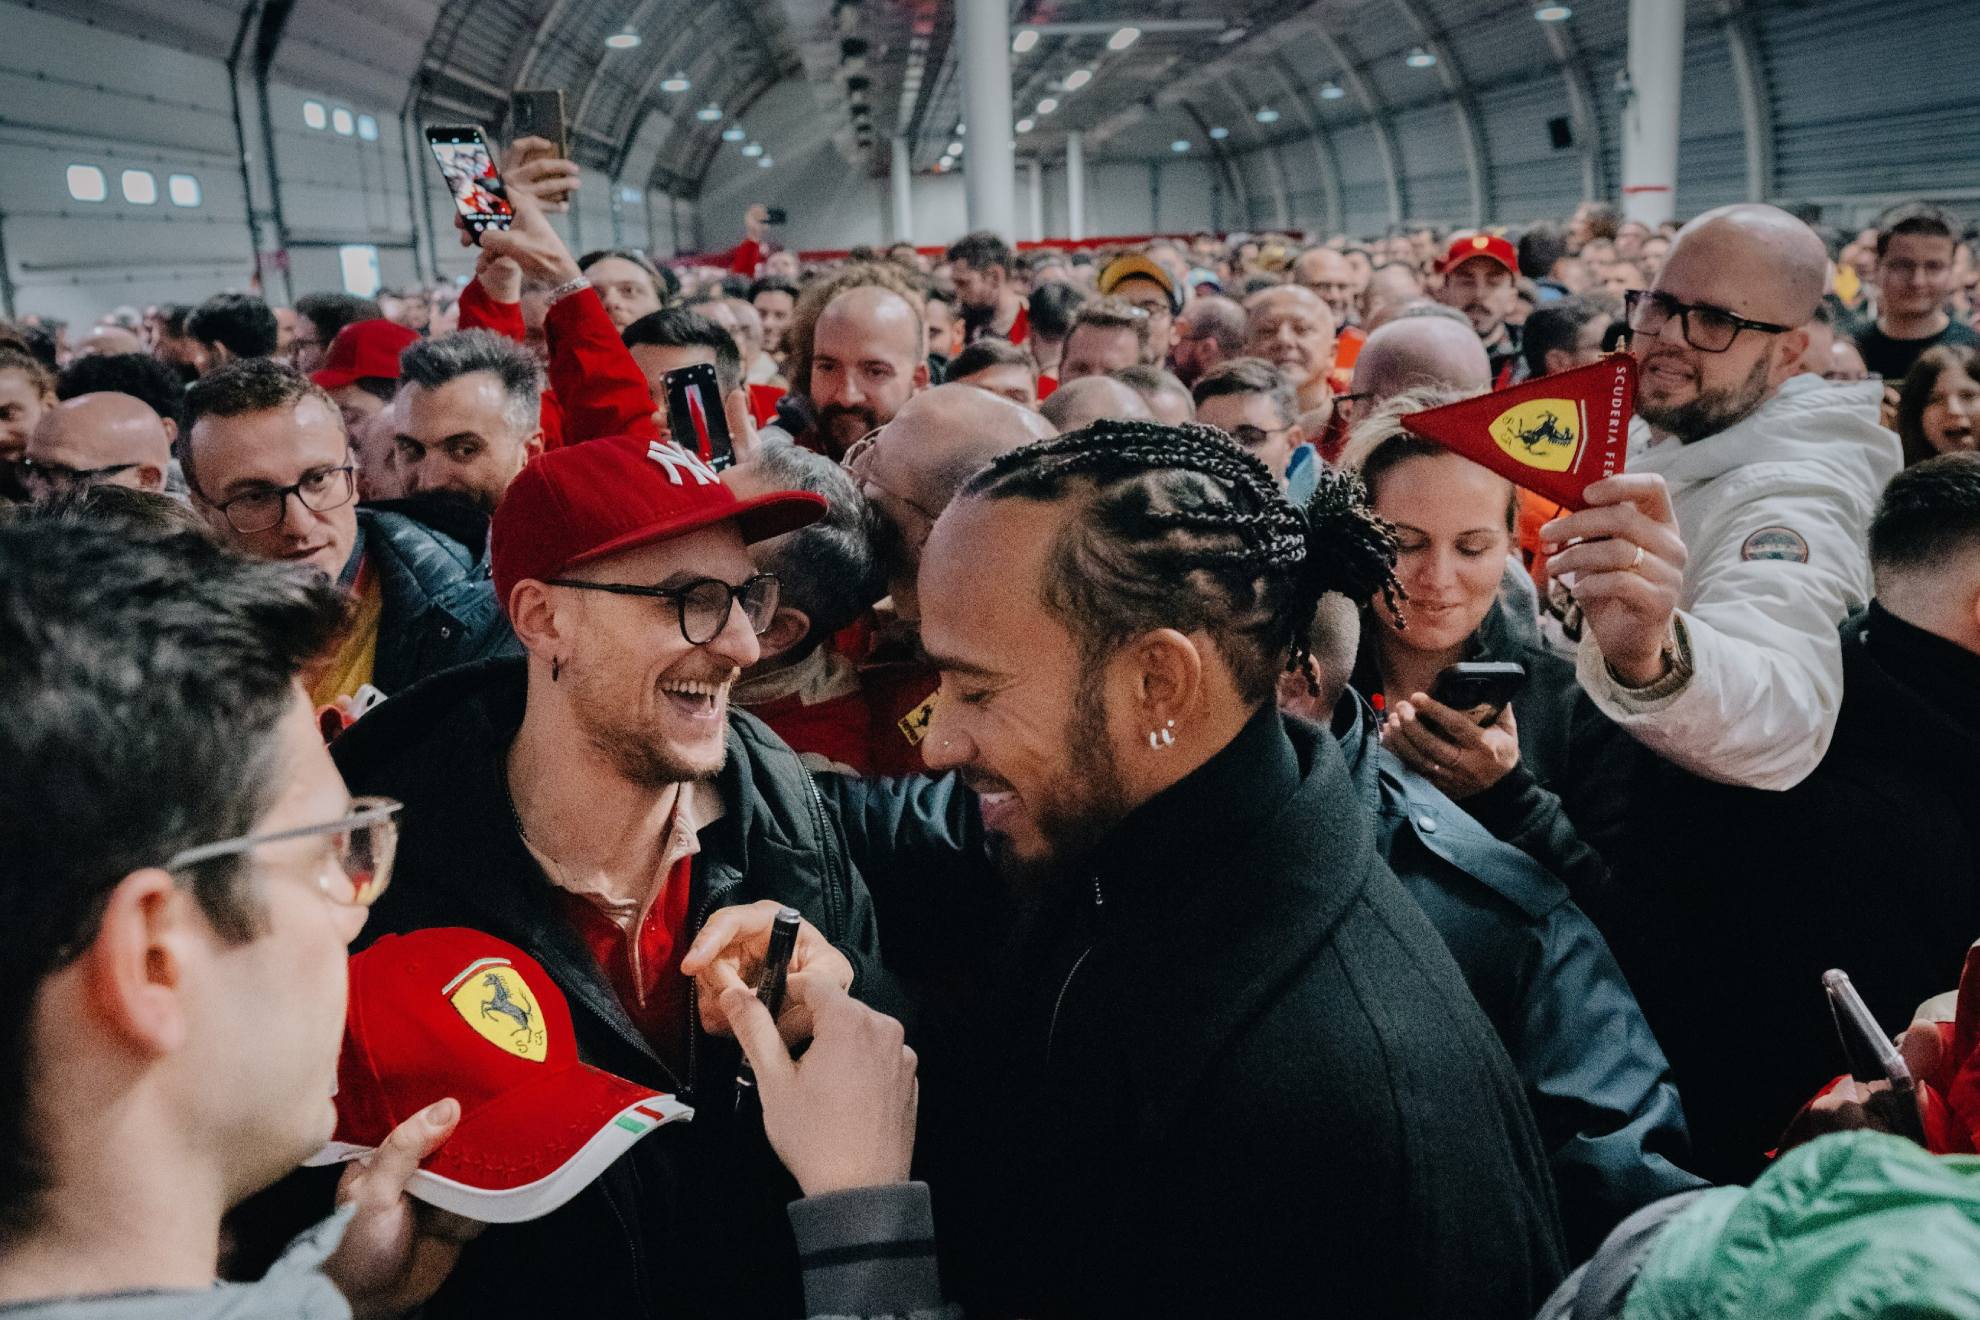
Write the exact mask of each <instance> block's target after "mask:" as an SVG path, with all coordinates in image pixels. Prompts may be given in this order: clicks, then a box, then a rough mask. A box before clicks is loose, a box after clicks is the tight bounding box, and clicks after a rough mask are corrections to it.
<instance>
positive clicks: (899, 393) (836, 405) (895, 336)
mask: <svg viewBox="0 0 1980 1320" xmlns="http://www.w3.org/2000/svg"><path fill="white" fill-rule="evenodd" d="M923 349H924V334H923V330H922V326H921V311H920V309H919V308H917V307H916V306H915V305H914V304H913V303H912V302H909V301H908V300H907V299H906V298H904V297H902V296H901V295H900V294H898V293H896V292H894V291H893V290H892V289H888V288H883V287H881V286H880V285H876V284H862V285H857V286H855V287H853V288H850V289H847V290H846V291H845V292H843V293H841V294H839V295H838V296H837V297H835V298H833V299H832V301H830V302H829V303H827V304H825V310H823V311H822V312H820V313H819V314H818V324H817V326H816V328H815V329H814V330H813V332H812V339H811V379H810V381H809V393H810V397H811V403H812V406H813V407H814V408H815V409H816V410H817V426H816V428H815V430H814V432H813V437H814V445H813V447H815V448H817V449H819V450H820V451H821V452H822V453H825V454H828V455H830V456H831V457H833V458H842V457H844V455H845V452H846V451H847V450H848V449H850V448H852V446H853V444H854V443H855V442H857V441H858V440H859V439H860V437H861V436H865V435H870V434H872V433H873V432H874V431H877V430H878V429H880V428H881V427H882V426H885V425H886V424H887V423H888V422H891V421H892V420H894V416H895V414H897V413H898V412H900V410H901V405H902V404H904V403H906V402H907V401H908V398H909V397H910V396H911V395H914V394H916V393H918V392H919V391H921V390H923V389H926V388H927V387H928V359H927V356H926V355H925V354H924V352H923Z"/></svg>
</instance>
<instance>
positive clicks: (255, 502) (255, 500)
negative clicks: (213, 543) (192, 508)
mask: <svg viewBox="0 0 1980 1320" xmlns="http://www.w3.org/2000/svg"><path fill="white" fill-rule="evenodd" d="M356 471H357V469H356V468H355V467H353V466H351V465H349V464H346V465H345V466H343V467H335V468H325V469H323V470H322V471H321V472H312V473H310V474H309V475H308V476H306V477H304V478H303V479H302V480H301V481H298V482H296V483H295V484H293V485H289V486H277V487H275V488H274V489H272V490H251V491H249V492H248V493H247V494H245V495H236V496H234V498H233V499H231V500H227V501H225V502H224V503H222V504H219V505H217V506H215V507H217V508H218V509H219V510H220V512H221V513H222V514H224V515H225V516H226V519H227V525H228V526H229V527H231V528H233V529H234V530H235V531H237V532H239V533H241V534H242V535H243V536H246V535H248V534H250V533H253V532H265V531H267V530H268V529H269V528H271V527H278V526H280V525H281V522H282V518H283V515H284V514H285V513H286V512H287V511H288V506H289V496H291V495H293V496H295V497H296V502H297V503H299V504H301V505H302V506H303V507H304V508H305V509H308V510H310V511H311V512H313V513H328V512H330V510H332V509H341V508H343V507H344V506H345V505H346V504H349V503H350V502H351V501H352V500H353V499H355V498H356V497H357V482H356V481H355V480H354V474H355V473H356Z"/></svg>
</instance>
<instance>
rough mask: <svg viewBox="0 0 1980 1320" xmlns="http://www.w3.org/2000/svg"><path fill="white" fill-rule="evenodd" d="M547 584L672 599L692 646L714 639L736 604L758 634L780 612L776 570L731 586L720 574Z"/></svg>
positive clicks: (552, 581) (556, 580)
mask: <svg viewBox="0 0 1980 1320" xmlns="http://www.w3.org/2000/svg"><path fill="white" fill-rule="evenodd" d="M544 585H545V586H550V587H571V588H573V589H575V590H577V591H608V592H611V593H612V594H613V595H615V596H645V597H648V598H650V599H652V600H667V601H672V602H673V603H674V610H675V613H676V614H677V615H678V616H679V618H680V622H681V636H682V637H683V638H684V639H685V640H686V641H687V644H688V645H689V646H706V645H708V643H710V642H712V641H714V640H715V638H716V636H717V635H719V634H720V633H721V631H722V629H723V627H724V626H725V625H726V624H727V623H728V622H729V611H730V610H732V609H734V608H735V607H736V606H737V605H741V606H742V612H743V618H745V619H747V620H748V621H749V629H750V631H751V632H753V633H755V634H757V635H758V636H759V637H760V636H762V635H763V632H764V630H765V629H767V628H768V627H769V626H770V620H771V618H772V617H773V616H775V614H776V613H777V575H776V574H775V573H758V574H757V575H756V576H755V577H753V578H751V579H749V581H747V582H744V583H742V584H741V585H740V586H730V585H729V584H728V583H727V582H724V581H722V579H720V578H696V579H695V580H694V581H692V582H689V583H685V584H683V585H681V586H678V587H636V586H630V585H628V584H626V583H623V582H580V581H578V580H577V579H576V578H550V579H548V580H546V581H545V583H544Z"/></svg>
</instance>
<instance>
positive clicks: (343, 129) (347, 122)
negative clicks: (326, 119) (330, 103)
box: [330, 105, 357, 137]
mask: <svg viewBox="0 0 1980 1320" xmlns="http://www.w3.org/2000/svg"><path fill="white" fill-rule="evenodd" d="M330 127H332V128H334V129H336V130H337V136H338V137H349V136H350V135H351V134H353V133H355V132H357V121H356V120H354V119H352V118H351V112H350V111H348V110H346V109H344V107H343V106H341V105H340V106H338V107H337V108H336V109H335V110H332V111H331V112H330Z"/></svg>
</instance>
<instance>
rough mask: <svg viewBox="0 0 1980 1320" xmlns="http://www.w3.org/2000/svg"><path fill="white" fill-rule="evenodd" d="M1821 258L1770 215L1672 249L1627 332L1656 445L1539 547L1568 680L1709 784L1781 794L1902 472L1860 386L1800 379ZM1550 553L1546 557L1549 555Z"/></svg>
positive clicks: (1722, 226) (1832, 703) (1685, 233)
mask: <svg viewBox="0 0 1980 1320" xmlns="http://www.w3.org/2000/svg"><path fill="white" fill-rule="evenodd" d="M1827 267H1828V253H1827V250H1826V249H1825V248H1824V247H1823V245H1822V240H1821V239H1819V238H1817V237H1816V235H1815V233H1814V231H1813V230H1811V229H1809V228H1808V226H1807V225H1805V224H1803V223H1802V222H1801V221H1799V220H1797V219H1795V218H1794V217H1793V216H1791V215H1789V214H1788V213H1787V212H1785V211H1781V210H1777V209H1776V208H1774V207H1771V206H1761V205H1738V206H1728V207H1722V208H1720V209H1718V210H1715V211H1708V212H1706V213H1705V214H1704V215H1701V216H1699V217H1698V218H1697V219H1696V220H1693V221H1692V222H1691V223H1690V224H1688V225H1686V226H1685V227H1684V228H1683V229H1682V230H1680V231H1679V233H1678V237H1677V239H1676V241H1675V242H1674V243H1673V244H1672V245H1671V253H1670V258H1669V259H1668V260H1667V261H1666V262H1665V263H1664V267H1663V270H1662V271H1661V272H1660V273H1659V274H1658V276H1657V282H1656V285H1655V287H1654V288H1652V289H1650V290H1648V291H1647V292H1642V293H1637V294H1633V295H1632V296H1631V298H1630V300H1629V310H1628V322H1629V329H1630V334H1631V345H1632V351H1633V352H1634V353H1635V355H1636V359H1637V362H1638V364H1639V366H1640V368H1641V376H1640V379H1639V382H1638V386H1637V395H1636V411H1637V414H1638V416H1639V417H1640V419H1641V420H1642V421H1643V422H1644V423H1647V425H1648V428H1649V438H1650V439H1651V444H1650V447H1649V449H1648V451H1647V452H1646V453H1644V454H1642V455H1641V456H1640V457H1638V458H1636V459H1634V460H1633V461H1632V462H1631V465H1630V471H1629V472H1627V473H1625V474H1623V475H1620V476H1615V477H1610V478H1608V479H1607V480H1604V481H1600V482H1597V483H1596V484H1594V485H1592V486H1590V487H1589V488H1588V490H1587V492H1586V498H1587V499H1588V501H1589V503H1590V504H1591V505H1592V506H1593V507H1591V508H1589V509H1586V510H1584V511H1582V512H1580V513H1575V514H1570V515H1568V516H1567V517H1564V518H1560V519H1556V520H1555V521H1553V522H1551V523H1548V524H1547V525H1546V526H1544V527H1542V528H1541V529H1540V532H1541V537H1542V539H1543V546H1542V550H1543V552H1545V553H1547V554H1549V555H1551V556H1552V558H1551V561H1550V564H1549V569H1548V571H1549V573H1550V574H1551V576H1552V577H1553V579H1554V581H1556V582H1560V583H1565V584H1567V585H1568V586H1569V587H1570V588H1571V589H1572V591H1573V592H1574V598H1575V601H1576V603H1577V604H1578V605H1579V606H1580V608H1581V610H1582V612H1583V615H1584V618H1585V627H1584V629H1583V632H1582V636H1581V642H1580V650H1579V657H1578V668H1579V672H1580V678H1581V684H1582V686H1583V687H1584V688H1586V689H1587V691H1588V694H1589V695H1590V696H1591V697H1592V698H1594V701H1595V704H1596V705H1597V706H1599V707H1601V708H1602V710H1603V711H1604V712H1605V713H1606V714H1607V715H1608V716H1609V717H1610V718H1611V719H1613V720H1615V721H1616V722H1617V723H1618V724H1620V725H1622V726H1623V727H1624V728H1625V729H1627V730H1628V731H1629V732H1630V733H1632V734H1634V735H1635V736H1636V738H1637V739H1638V740H1639V741H1641V742H1642V743H1643V744H1644V745H1645V746H1647V747H1649V748H1650V749H1651V750H1652V751H1654V752H1656V753H1657V754H1659V755H1660V756H1662V757H1664V758H1666V759H1667V760H1670V761H1672V762H1675V763H1676V764H1677V765H1678V766H1680V767H1682V768H1684V769H1686V770H1689V771H1691V772H1692V773H1694V774H1697V775H1700V776H1703V777H1704V778H1707V779H1714V780H1718V781H1720V782H1722V783H1728V784H1742V785H1747V786H1751V787H1755V788H1771V789H1785V788H1789V787H1792V786H1793V785H1794V784H1796V783H1798V782H1800V781H1801V780H1802V779H1803V778H1804V777H1806V776H1807V774H1808V773H1809V772H1810V771H1811V770H1813V769H1814V768H1815V766H1816V765H1817V764H1819V763H1820V762H1821V760H1822V755H1823V753H1824V751H1826V750H1827V748H1828V745H1829V738H1830V735H1831V733H1832V732H1833V731H1834V729H1835V722H1836V711H1837V709H1838V707H1839V706H1840V704H1841V701H1842V686H1843V665H1842V646H1841V641H1840V639H1839V638H1838V636H1837V633H1836V626H1837V624H1839V623H1840V622H1841V621H1842V620H1843V618H1844V617H1845V616H1847V615H1848V614H1850V613H1851V612H1852V611H1854V610H1856V609H1858V608H1860V607H1861V606H1863V605H1864V604H1866V603H1868V601H1869V600H1870V597H1871V581H1870V566H1869V563H1868V560H1867V559H1866V557H1865V553H1864V531H1865V528H1866V527H1867V526H1868V524H1869V520H1870V515H1871V512H1872V510H1873V509H1874V507H1875V505H1876V502H1877V497H1878V495H1879V493H1880V492H1881V491H1882V490H1883V488H1884V483H1885V482H1886V481H1888V480H1889V479H1890V477H1891V476H1892V475H1893V474H1894V473H1896V472H1897V470H1898V468H1899V466H1900V463H1901V458H1900V451H1899V447H1898V441H1897V437H1896V436H1895V435H1893V434H1892V433H1891V432H1889V431H1887V430H1885V429H1884V428H1883V427H1881V426H1879V425H1878V424H1877V409H1878V402H1879V388H1878V386H1876V385H1875V384H1869V383H1858V384H1837V383H1832V382H1829V381H1825V380H1822V379H1821V378H1820V377H1817V376H1812V375H1809V374H1807V373H1805V372H1803V371H1802V370H1801V358H1802V354H1803V352H1804V351H1805V350H1806V348H1807V344H1808V334H1807V331H1806V330H1805V329H1802V328H1801V327H1804V326H1806V325H1807V323H1808V321H1809V319H1810V318H1811V317H1812V316H1813V315H1814V312H1815V306H1816V304H1817V303H1818V302H1819V301H1820V300H1821V297H1822V288H1823V282H1824V279H1825V277H1826V272H1827ZM1557 550H1558V551H1559V553H1555V552H1556V551H1557Z"/></svg>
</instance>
